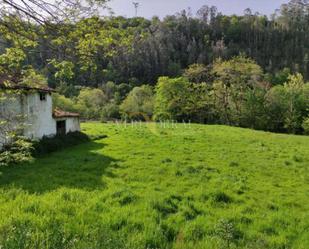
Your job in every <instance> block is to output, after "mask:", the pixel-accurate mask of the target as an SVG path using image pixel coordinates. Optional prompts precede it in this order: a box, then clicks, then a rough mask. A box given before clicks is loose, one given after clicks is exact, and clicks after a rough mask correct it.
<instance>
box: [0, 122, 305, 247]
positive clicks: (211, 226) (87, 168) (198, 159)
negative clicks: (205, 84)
mask: <svg viewBox="0 0 309 249" xmlns="http://www.w3.org/2000/svg"><path fill="white" fill-rule="evenodd" d="M82 130H83V131H84V132H85V133H87V134H88V135H92V136H97V135H99V136H100V137H103V136H102V135H106V137H105V138H100V139H98V140H93V141H91V142H87V143H84V144H80V145H78V146H74V147H71V148H68V149H65V150H62V151H59V152H55V153H52V154H48V155H44V156H42V157H40V158H36V159H34V160H33V162H31V163H27V164H23V165H16V166H12V167H7V168H1V169H0V171H1V175H0V248H1V249H11V248H16V249H23V248H24V249H30V248H31V249H32V248H40V249H51V248H55V249H62V248H63V249H64V248H78V249H88V248H89V249H97V248H98V249H101V248H106V249H122V248H123V249H124V248H127V249H159V248H173V249H191V248H192V249H193V248H194V249H199V248H201V249H221V248H224V249H226V248H243V249H244V248H246V249H308V248H309V171H308V170H309V137H306V136H293V135H283V134H273V133H267V132H261V131H253V130H249V129H241V128H233V127H227V126H217V125H213V126H206V125H195V124H190V125H189V124H186V125H185V124H177V125H172V124H169V125H165V127H164V126H162V125H160V124H154V123H150V124H137V125H135V126H131V125H124V124H121V125H120V124H100V123H85V124H83V125H82Z"/></svg>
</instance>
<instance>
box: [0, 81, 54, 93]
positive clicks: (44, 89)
mask: <svg viewBox="0 0 309 249" xmlns="http://www.w3.org/2000/svg"><path fill="white" fill-rule="evenodd" d="M0 89H8V90H24V91H38V92H46V93H50V92H55V90H54V89H53V88H50V87H48V86H27V85H22V84H10V85H7V84H4V83H3V82H1V81H0Z"/></svg>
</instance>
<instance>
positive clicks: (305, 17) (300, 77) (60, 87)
mask: <svg viewBox="0 0 309 249" xmlns="http://www.w3.org/2000/svg"><path fill="white" fill-rule="evenodd" d="M308 23H309V3H308V1H307V0H291V1H290V2H289V3H287V4H283V5H282V6H281V7H280V10H278V11H276V12H275V13H274V14H273V15H272V16H271V17H267V16H264V15H261V14H259V13H253V12H252V11H251V10H250V9H247V10H245V12H244V15H241V16H237V15H232V16H226V15H223V14H222V13H220V12H218V10H217V8H216V7H214V6H212V7H209V6H203V7H202V8H201V9H200V10H199V11H198V12H197V13H196V15H193V14H192V13H190V11H182V12H181V13H178V14H175V15H170V16H167V17H165V18H164V19H163V20H160V19H159V18H157V17H153V18H152V19H151V20H148V19H145V18H141V17H137V18H125V17H121V16H120V17H105V18H101V17H96V16H92V17H85V18H79V19H78V20H76V21H72V20H70V21H64V22H53V21H52V20H50V21H49V20H48V19H47V20H44V24H41V25H38V24H37V23H33V22H26V21H25V19H22V18H20V16H19V15H14V13H5V12H4V13H2V14H1V16H0V53H1V55H0V83H1V82H4V81H5V82H8V83H9V84H10V83H13V84H20V83H21V84H32V85H33V84H42V83H43V84H48V85H49V86H51V87H54V88H56V89H57V91H58V94H55V95H54V103H55V106H58V107H63V108H65V109H68V110H72V111H78V112H80V113H81V114H82V117H83V118H85V119H101V120H110V119H120V118H127V119H130V118H139V119H143V118H144V117H141V116H139V115H141V113H142V116H143V115H144V114H147V116H148V117H151V118H152V119H154V120H162V119H173V120H177V121H182V120H191V121H192V122H200V123H221V124H229V125H236V126H242V127H250V128H255V129H263V130H270V131H280V132H291V133H302V132H304V131H305V130H306V129H305V128H304V127H306V124H307V123H308V122H307V121H306V120H307V116H308V103H307V100H308V84H305V81H306V80H308V79H309V70H308V69H309V47H308V44H309V32H308V31H309V30H308ZM138 113H139V114H138ZM307 125H308V124H307Z"/></svg>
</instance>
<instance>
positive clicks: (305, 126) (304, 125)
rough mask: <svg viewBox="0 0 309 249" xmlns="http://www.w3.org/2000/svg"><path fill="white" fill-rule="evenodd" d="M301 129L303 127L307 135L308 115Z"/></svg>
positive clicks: (308, 126) (308, 130)
mask: <svg viewBox="0 0 309 249" xmlns="http://www.w3.org/2000/svg"><path fill="white" fill-rule="evenodd" d="M303 129H304V133H305V134H306V135H309V117H308V118H306V119H305V120H304V122H303Z"/></svg>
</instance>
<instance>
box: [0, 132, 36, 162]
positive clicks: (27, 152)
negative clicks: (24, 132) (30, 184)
mask: <svg viewBox="0 0 309 249" xmlns="http://www.w3.org/2000/svg"><path fill="white" fill-rule="evenodd" d="M32 151H33V147H32V143H31V142H29V141H27V140H26V139H25V138H23V137H17V139H16V140H15V141H14V142H13V143H11V144H10V145H7V146H5V147H4V148H3V150H2V152H0V166H9V165H12V164H17V163H22V162H28V161H30V160H31V159H32V156H31V154H32Z"/></svg>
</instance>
